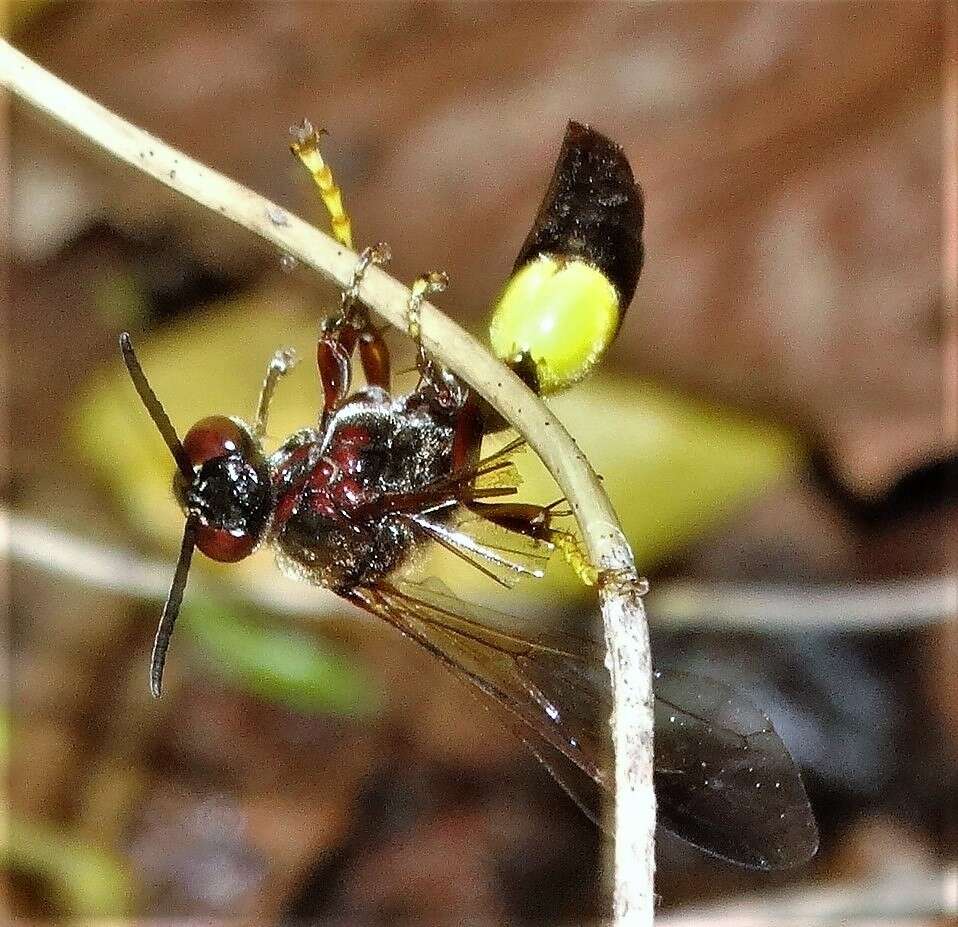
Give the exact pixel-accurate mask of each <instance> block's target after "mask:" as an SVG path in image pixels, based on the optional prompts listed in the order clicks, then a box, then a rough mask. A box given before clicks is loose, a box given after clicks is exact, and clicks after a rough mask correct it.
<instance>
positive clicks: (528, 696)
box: [353, 582, 612, 788]
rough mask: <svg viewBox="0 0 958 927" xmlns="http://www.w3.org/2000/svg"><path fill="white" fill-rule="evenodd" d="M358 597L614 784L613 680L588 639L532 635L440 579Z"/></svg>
mask: <svg viewBox="0 0 958 927" xmlns="http://www.w3.org/2000/svg"><path fill="white" fill-rule="evenodd" d="M353 597H354V599H355V601H356V603H357V604H358V605H361V606H362V607H364V608H366V609H367V610H369V611H371V612H373V614H376V615H378V616H379V617H380V618H383V619H384V620H385V621H387V622H389V624H391V625H393V627H395V628H397V629H398V630H399V631H401V632H402V633H403V634H405V635H406V636H408V637H411V638H412V639H413V640H415V641H416V642H417V643H419V644H421V645H422V646H423V647H425V648H426V649H427V650H428V651H430V653H432V654H434V655H435V656H436V657H438V658H439V659H440V660H442V662H443V663H445V664H446V665H447V666H448V667H449V668H450V669H452V670H454V671H455V672H456V673H457V674H458V675H460V676H462V677H464V678H466V679H467V680H468V681H469V682H471V683H473V684H474V685H475V686H476V687H478V688H479V689H480V690H482V691H483V692H484V693H485V694H486V695H488V696H490V697H491V698H493V699H495V701H496V702H498V703H499V704H500V705H501V706H502V707H504V708H505V709H507V710H508V711H509V713H510V714H511V715H512V716H513V717H515V718H516V719H518V721H519V722H520V723H521V725H522V728H523V729H524V730H523V731H522V736H523V738H524V739H530V738H538V739H540V740H542V741H543V742H544V743H545V745H546V746H548V747H550V748H552V750H553V751H556V752H557V753H559V754H561V755H562V756H563V757H565V758H566V759H567V760H569V761H571V762H572V763H574V764H575V765H576V766H577V767H578V768H579V769H581V770H582V771H583V772H584V773H586V775H587V776H589V777H590V778H591V779H593V780H594V781H596V782H597V783H599V784H600V785H602V786H603V787H605V788H611V785H612V783H611V780H610V778H609V770H610V769H611V764H610V762H609V744H608V737H607V727H606V723H605V719H606V718H608V691H607V690H608V686H607V684H605V685H603V683H602V680H601V676H600V677H599V680H597V679H596V678H595V673H594V672H593V669H594V667H596V666H598V667H599V669H600V670H601V661H600V658H599V656H598V654H597V653H596V652H595V651H594V649H593V647H592V645H591V643H590V642H586V641H578V640H575V639H565V638H558V637H555V638H552V639H549V640H546V639H545V638H540V639H539V640H538V641H536V642H533V641H530V640H529V639H528V638H526V637H525V636H523V634H522V632H521V631H519V630H517V629H516V627H515V625H516V620H515V619H511V618H509V617H508V616H506V615H502V614H500V613H499V612H495V611H493V610H491V609H488V608H483V607H481V606H478V605H472V604H468V605H467V604H466V603H465V602H463V601H462V600H460V599H457V598H456V597H455V596H453V595H452V594H451V593H449V592H448V591H446V590H445V589H443V588H442V587H441V586H440V585H439V584H438V583H434V582H430V583H428V584H418V583H406V582H396V583H394V584H391V585H387V584H385V583H381V584H377V585H376V586H375V587H360V588H357V589H355V590H354V592H353ZM603 672H604V671H603ZM607 678H608V677H607V676H606V679H607ZM545 765H546V766H547V767H548V766H549V762H548V761H546V764H545ZM557 778H558V777H557ZM560 784H562V780H561V779H560Z"/></svg>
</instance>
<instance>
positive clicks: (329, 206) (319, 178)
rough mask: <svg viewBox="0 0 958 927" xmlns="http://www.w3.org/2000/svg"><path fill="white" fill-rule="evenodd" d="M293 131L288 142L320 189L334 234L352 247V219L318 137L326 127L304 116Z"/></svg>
mask: <svg viewBox="0 0 958 927" xmlns="http://www.w3.org/2000/svg"><path fill="white" fill-rule="evenodd" d="M290 133H291V134H292V136H293V140H292V142H290V145H289V147H290V150H291V151H292V152H293V154H294V155H296V157H297V158H299V160H300V161H301V162H302V164H303V166H304V167H305V168H306V170H308V171H309V173H310V175H311V176H312V178H313V183H315V184H316V186H317V187H318V188H319V195H320V196H321V197H322V199H323V205H324V206H325V207H326V210H327V212H328V213H329V219H330V224H331V225H332V229H333V236H334V237H335V238H336V240H337V241H338V242H339V243H340V244H342V245H345V246H346V247H347V248H352V247H353V231H352V222H351V221H350V218H349V213H347V212H346V207H345V206H344V205H343V191H342V190H341V189H340V187H339V186H338V185H337V184H336V180H335V179H334V177H333V172H332V171H331V170H330V168H329V165H327V164H326V162H325V161H324V160H323V156H322V154H321V153H320V151H319V139H320V136H321V135H325V134H326V130H325V129H319V130H318V131H317V130H316V129H314V128H313V126H312V123H310V121H309V120H308V119H304V120H303V122H302V124H301V125H298V126H294V127H293V128H292V129H290Z"/></svg>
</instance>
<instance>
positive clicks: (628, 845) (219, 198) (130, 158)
mask: <svg viewBox="0 0 958 927" xmlns="http://www.w3.org/2000/svg"><path fill="white" fill-rule="evenodd" d="M0 82H2V83H3V85H4V86H6V87H7V88H8V89H9V90H11V91H12V92H13V93H15V94H17V95H18V96H19V97H21V98H22V99H24V100H26V101H27V102H28V103H30V104H31V105H32V106H34V107H36V108H37V109H39V110H40V111H42V112H44V113H46V114H47V115H48V116H50V117H51V118H52V119H54V120H56V121H57V122H59V123H61V124H62V125H65V126H68V127H69V128H71V129H73V130H74V131H75V132H76V133H77V134H78V135H80V136H82V137H84V138H86V139H88V140H90V141H91V142H93V143H94V144H96V145H98V146H100V147H101V148H103V149H105V150H106V151H108V152H109V153H111V154H112V155H113V156H114V157H116V158H118V159H119V160H121V161H124V162H126V163H127V164H130V165H132V166H133V167H134V168H136V169H138V170H140V171H143V172H144V173H147V174H149V175H151V176H153V177H155V178H156V179H157V180H159V181H160V182H162V183H164V184H165V185H166V186H168V187H171V188H172V189H174V190H177V191H179V192H180V193H182V194H184V195H185V196H188V197H189V198H190V199H192V200H194V201H195V202H197V203H199V204H201V205H203V206H206V207H207V208H208V209H211V210H213V211H214V212H218V213H220V214H221V215H222V216H223V217H224V218H226V219H229V220H230V221H232V222H236V223H238V224H239V225H242V226H244V227H245V228H247V229H249V230H250V231H252V232H254V233H255V234H257V235H259V236H261V237H262V238H264V239H266V240H267V241H269V242H271V243H272V244H273V245H274V246H275V247H276V248H277V249H278V250H279V251H281V252H284V253H286V254H290V255H292V256H293V257H294V258H296V259H298V260H299V261H300V262H301V263H302V264H304V265H306V266H308V267H312V268H313V269H314V270H316V271H318V272H319V273H321V274H323V275H324V276H325V277H328V278H330V279H331V280H333V281H335V282H336V283H337V284H338V285H339V286H340V287H345V286H347V285H348V284H349V282H350V278H351V276H352V270H353V267H354V266H355V263H356V260H357V255H356V254H355V253H354V252H352V251H350V250H348V249H346V248H344V247H343V246H342V245H340V244H338V243H337V242H336V241H334V240H333V239H332V238H331V237H330V236H328V235H325V234H323V233H322V232H320V231H319V230H317V229H315V228H313V227H311V226H310V225H308V224H307V223H305V222H303V221H302V220H301V219H298V218H297V217H295V216H293V215H291V214H289V213H287V212H286V211H285V210H283V209H281V208H280V207H279V206H277V205H275V204H273V203H270V202H269V201H268V200H266V199H264V198H263V197H261V196H259V195H258V194H256V193H254V192H253V191H251V190H249V189H247V188H245V187H243V186H241V185H240V184H237V183H235V182H234V181H232V180H230V179H229V178H227V177H224V176H223V175H222V174H219V173H217V172H216V171H213V170H211V169H210V168H208V167H206V166H204V165H202V164H200V163H198V162H196V161H194V160H193V159H191V158H188V157H186V156H185V155H184V154H182V153H180V152H178V151H176V150H175V149H173V148H170V147H169V146H168V145H165V144H164V143H162V142H160V141H159V140H158V139H157V138H155V137H154V136H151V135H149V134H148V133H146V132H144V131H142V130H141V129H138V128H136V127H135V126H133V125H131V124H130V123H128V122H126V121H124V120H123V119H121V118H120V117H119V116H117V115H115V114H114V113H111V112H110V111H109V110H107V109H105V108H104V107H102V106H100V105H99V104H98V103H96V102H94V101H93V100H91V99H90V98H89V97H86V96H84V95H83V94H81V93H80V92H79V91H77V90H76V89H74V88H73V87H70V86H69V85H68V84H66V83H64V82H63V81H61V80H59V79H58V78H56V77H54V76H53V75H52V74H50V73H49V72H47V71H45V70H44V69H43V68H41V67H40V66H39V65H37V64H36V63H34V62H33V61H31V60H30V59H29V58H27V57H26V56H25V55H23V54H21V53H20V52H18V51H17V50H16V49H14V48H13V47H12V46H11V45H10V44H9V43H7V42H4V41H0ZM359 297H360V299H361V300H362V301H363V302H364V303H365V304H366V305H368V306H369V307H370V308H372V309H373V310H374V311H375V312H377V313H378V314H379V315H381V316H382V317H383V318H385V319H386V320H387V321H388V322H390V323H391V324H392V325H395V326H397V327H398V328H400V329H403V330H405V327H406V306H407V303H408V300H409V290H408V289H407V288H406V287H405V286H403V285H402V284H401V283H399V282H398V281H396V280H394V279H393V278H392V277H390V276H389V275H388V274H386V273H385V272H384V271H382V270H381V269H380V268H378V267H371V268H369V271H368V272H367V273H366V275H365V276H364V278H363V280H362V283H361V285H360V288H359ZM420 325H421V330H422V341H423V344H424V346H425V348H426V350H427V351H429V352H430V353H431V354H433V355H434V356H435V357H437V358H438V359H439V360H441V361H442V362H443V363H445V364H447V365H448V366H449V367H450V368H452V369H453V370H455V371H456V373H457V374H459V375H460V376H461V377H462V378H463V379H464V380H465V381H466V382H467V383H469V385H470V386H472V387H473V388H474V389H475V390H476V391H477V392H478V393H479V394H480V395H482V396H483V397H484V398H485V399H486V400H488V401H489V403H490V404H491V405H492V406H493V407H494V408H495V409H496V410H497V411H498V412H499V413H500V414H501V415H503V417H504V418H506V419H507V420H508V421H509V422H510V423H511V424H512V425H513V426H515V428H516V429H517V430H518V431H519V432H520V434H522V435H523V437H525V438H526V439H527V441H528V442H529V444H530V446H532V447H533V448H534V449H535V451H536V453H537V454H538V455H539V456H540V458H541V459H542V461H543V463H544V464H545V465H546V467H547V468H548V469H549V471H550V472H551V474H552V476H553V477H554V478H555V480H556V482H557V483H558V485H559V487H560V488H561V490H562V492H563V494H564V495H565V496H566V498H567V499H568V500H569V503H570V505H571V507H572V510H573V512H574V513H575V516H576V519H577V521H578V524H579V529H580V531H581V532H582V537H583V540H584V542H585V544H586V547H587V549H588V552H589V556H590V558H591V560H592V563H593V565H594V566H595V567H597V568H598V569H599V571H600V573H601V574H602V575H603V576H604V577H610V578H611V581H607V582H603V583H601V584H600V603H601V608H602V616H603V622H604V626H605V631H606V641H607V646H608V663H609V668H610V671H611V675H612V683H613V704H614V710H613V742H614V746H615V755H616V807H615V835H616V839H615V886H614V905H615V912H616V919H617V922H618V923H621V924H624V923H629V924H651V923H652V919H653V907H654V894H653V882H652V879H653V868H654V859H653V837H654V831H655V798H654V792H653V787H652V680H651V661H650V656H649V644H648V629H647V625H646V621H645V611H644V609H643V606H642V600H641V596H640V594H639V592H640V585H639V581H638V578H637V575H636V571H635V565H634V562H633V558H632V552H631V550H630V548H629V545H628V543H627V542H626V540H625V537H624V535H623V533H622V530H621V528H620V527H619V523H618V519H617V517H616V515H615V512H614V511H613V509H612V506H611V504H610V503H609V500H608V498H607V497H606V495H605V493H604V491H603V489H602V487H601V485H600V483H599V481H598V480H597V479H596V475H595V473H594V471H593V470H592V468H591V467H590V465H589V463H588V461H587V460H586V459H585V457H584V455H583V454H582V453H581V452H580V451H579V449H578V448H577V447H576V444H575V442H574V441H573V440H572V438H571V437H570V436H569V434H568V433H567V432H566V431H565V429H564V428H563V427H562V425H561V424H560V423H559V421H558V419H557V418H555V416H553V415H552V413H551V412H549V410H548V409H547V408H546V406H545V405H544V404H543V403H542V402H541V401H540V400H539V399H538V398H536V397H535V396H534V395H533V394H532V393H531V392H530V391H529V390H528V389H527V388H526V387H525V386H524V385H523V384H522V382H521V381H520V380H519V379H518V377H516V376H515V375H514V374H512V373H511V372H510V371H509V370H507V369H506V368H504V367H503V366H502V365H501V364H500V363H499V362H498V361H496V360H495V359H494V358H493V357H492V355H491V354H489V353H488V351H486V350H485V348H484V347H483V346H482V345H481V344H480V343H479V342H478V341H476V340H475V339H474V338H472V337H470V336H469V335H468V334H466V333H465V332H464V331H463V330H462V329H461V328H459V326H457V325H455V324H454V323H453V322H451V321H450V320H449V319H448V318H446V317H445V316H444V315H443V314H442V313H440V312H439V311H438V310H437V309H436V308H435V307H434V306H432V305H431V304H430V303H428V302H424V303H423V304H422V308H421V313H420Z"/></svg>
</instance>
